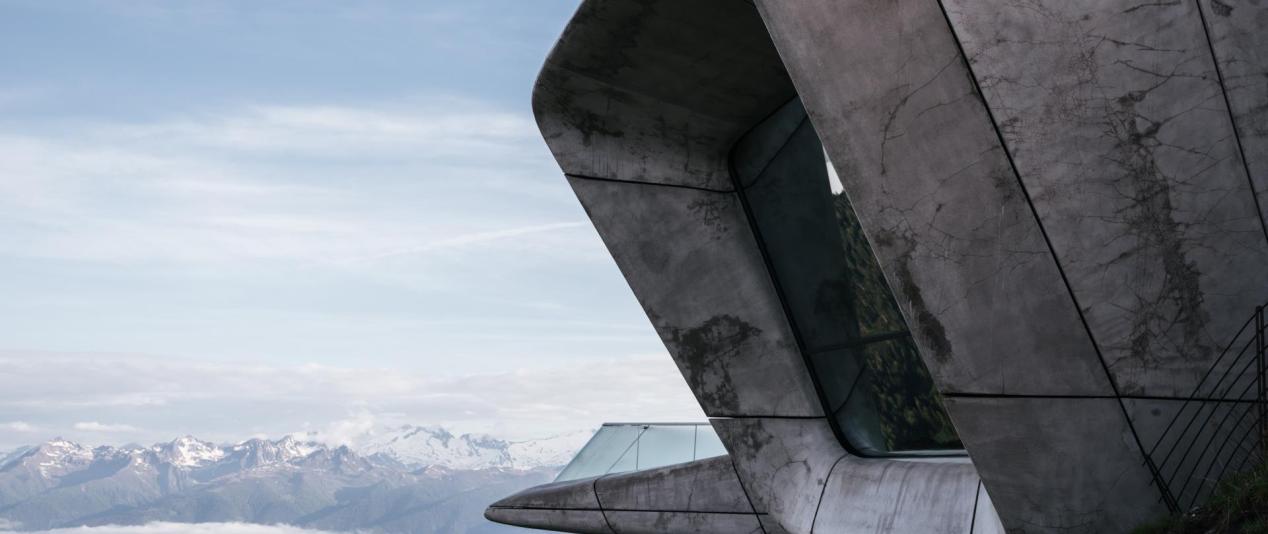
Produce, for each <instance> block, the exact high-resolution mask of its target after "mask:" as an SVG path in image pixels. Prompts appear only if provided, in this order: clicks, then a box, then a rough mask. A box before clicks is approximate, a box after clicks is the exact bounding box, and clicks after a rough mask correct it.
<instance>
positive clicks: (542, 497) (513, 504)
mask: <svg viewBox="0 0 1268 534" xmlns="http://www.w3.org/2000/svg"><path fill="white" fill-rule="evenodd" d="M492 506H496V507H501V508H566V509H579V510H598V509H599V500H598V499H597V498H595V494H594V479H593V478H583V479H580V480H569V481H565V482H552V483H549V484H542V485H540V486H534V487H531V488H528V489H526V490H523V491H521V492H519V493H516V494H514V495H511V496H510V497H506V498H505V499H502V500H500V501H498V502H495V503H493V505H492Z"/></svg>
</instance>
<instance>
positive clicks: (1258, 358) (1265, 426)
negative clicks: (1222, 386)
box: [1255, 305, 1268, 461]
mask: <svg viewBox="0 0 1268 534" xmlns="http://www.w3.org/2000/svg"><path fill="white" fill-rule="evenodd" d="M1264 371H1265V368H1264V307H1263V306H1262V305H1261V306H1258V307H1256V308H1255V382H1256V383H1257V384H1258V387H1257V388H1256V390H1257V391H1256V396H1255V405H1256V407H1257V408H1258V410H1259V454H1260V459H1261V461H1262V460H1263V459H1265V458H1268V406H1265V404H1264V403H1265V401H1268V384H1265V383H1264Z"/></svg>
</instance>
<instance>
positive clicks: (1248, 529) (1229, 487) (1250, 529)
mask: <svg viewBox="0 0 1268 534" xmlns="http://www.w3.org/2000/svg"><path fill="white" fill-rule="evenodd" d="M1132 534H1268V462H1265V463H1263V464H1261V465H1260V466H1259V467H1256V468H1255V469H1254V470H1251V471H1248V472H1246V473H1242V474H1239V475H1237V476H1234V477H1231V478H1229V479H1228V480H1225V481H1223V482H1221V483H1220V486H1219V487H1218V488H1217V489H1216V490H1215V494H1214V495H1212V496H1211V498H1210V499H1209V500H1208V501H1207V502H1206V504H1204V505H1202V507H1201V508H1198V509H1197V510H1194V511H1193V512H1192V513H1188V514H1183V515H1176V516H1172V517H1169V518H1167V519H1164V520H1161V521H1158V522H1155V523H1151V524H1148V525H1145V526H1142V527H1139V528H1137V529H1135V530H1133V531H1132Z"/></svg>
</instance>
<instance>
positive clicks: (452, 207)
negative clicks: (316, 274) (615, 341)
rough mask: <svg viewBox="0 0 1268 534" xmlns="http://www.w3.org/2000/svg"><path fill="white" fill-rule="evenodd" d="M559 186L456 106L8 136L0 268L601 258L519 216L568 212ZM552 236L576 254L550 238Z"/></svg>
mask: <svg viewBox="0 0 1268 534" xmlns="http://www.w3.org/2000/svg"><path fill="white" fill-rule="evenodd" d="M557 175H558V171H557V169H556V168H555V167H554V165H553V163H552V162H551V161H550V159H549V158H548V157H547V153H546V152H545V150H544V148H542V146H541V140H540V137H539V135H538V134H537V130H536V128H535V126H534V125H533V123H532V121H531V119H530V118H528V117H527V116H525V115H524V114H520V113H511V112H506V111H502V110H499V109H495V108H492V107H489V106H486V105H484V104H481V103H479V102H473V101H469V100H463V99H455V98H444V97H438V98H432V99H428V100H425V101H419V102H404V103H397V104H395V105H392V106H379V107H369V106H363V107H356V106H334V105H312V106H268V105H265V106H248V107H242V108H237V109H229V110H218V112H217V113H214V114H213V113H204V114H195V115H188V116H170V117H165V118H160V119H156V120H153V121H150V122H141V123H128V122H102V121H89V120H80V121H74V122H59V123H50V124H44V123H41V124H21V123H8V124H6V123H3V122H0V212H3V213H4V214H5V220H6V226H7V228H8V230H5V231H4V233H5V234H10V235H8V236H7V238H6V239H0V254H7V255H12V256H17V257H34V258H54V259H68V260H76V261H97V262H112V263H155V262H159V263H177V264H204V265H211V266H219V265H224V264H232V263H235V262H261V261H276V260H287V261H300V262H306V263H319V264H320V263H334V264H341V265H344V264H347V263H348V262H358V261H359V262H365V261H369V260H375V259H379V258H392V257H396V256H401V255H404V254H415V255H416V254H419V253H427V252H438V251H444V252H446V253H449V254H453V253H454V252H455V251H456V250H457V249H470V248H474V247H482V246H483V247H488V246H494V245H497V246H501V247H509V248H511V249H526V248H530V249H531V248H533V247H536V248H538V249H545V248H549V249H551V250H555V251H565V252H567V251H592V250H598V249H596V248H595V247H593V246H589V247H587V246H576V245H577V244H578V242H583V241H585V240H589V241H593V240H594V239H593V236H592V235H589V234H588V233H585V232H577V231H576V230H577V229H579V228H581V227H583V226H585V224H584V223H583V220H581V219H578V220H573V221H569V220H563V221H561V220H559V217H558V216H557V215H556V216H553V217H551V219H553V220H550V219H547V220H543V215H542V214H534V213H532V210H531V209H525V207H524V206H521V204H522V203H523V200H524V199H525V198H533V199H535V200H536V201H540V200H541V199H542V198H543V195H545V196H546V197H550V198H554V199H556V200H560V201H563V200H566V201H567V202H569V203H571V202H572V201H571V199H570V198H568V197H567V195H566V187H564V186H563V183H562V181H558V180H557V178H555V177H556V176H557ZM547 177H548V178H551V179H552V180H555V182H553V183H552V184H551V186H550V187H546V188H542V187H541V185H542V184H543V181H542V178H547ZM538 205H539V204H538ZM576 213H577V215H579V214H580V212H579V211H578V212H576ZM0 235H4V234H0ZM560 235H562V236H565V238H566V239H571V240H572V241H574V242H573V243H570V244H572V245H573V246H559V245H560V244H561V243H560V242H558V241H552V239H555V238H557V236H560ZM508 237H516V238H517V239H507V238H508ZM579 240H580V241H579Z"/></svg>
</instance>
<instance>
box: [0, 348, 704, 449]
mask: <svg viewBox="0 0 1268 534" xmlns="http://www.w3.org/2000/svg"><path fill="white" fill-rule="evenodd" d="M0 368H4V369H6V370H7V371H6V373H3V374H0V414H3V413H6V412H12V413H31V412H33V411H37V412H39V413H40V414H42V415H44V416H46V417H49V418H53V419H60V418H69V417H78V418H87V417H94V418H96V417H100V418H107V417H109V418H118V417H123V416H126V422H114V423H111V424H103V423H99V422H80V423H76V424H74V425H73V426H72V427H71V428H69V429H65V431H64V432H63V430H61V429H57V428H50V431H51V432H52V431H56V432H58V433H63V434H65V435H66V436H65V437H67V438H72V439H81V440H85V441H87V442H90V443H93V442H98V443H99V442H101V440H102V436H101V435H102V434H108V435H109V436H110V437H111V438H113V439H115V440H119V441H141V442H151V441H160V440H167V439H171V438H172V437H173V436H174V435H176V434H183V433H186V432H193V433H198V434H203V433H207V432H209V433H211V434H212V435H205V436H200V437H204V438H205V439H220V440H228V441H236V440H239V439H243V438H245V437H246V436H247V434H251V433H256V432H260V433H264V434H267V435H271V436H274V437H278V436H281V435H284V434H287V433H290V432H295V431H320V432H321V433H322V435H324V436H328V437H330V439H332V440H334V441H339V439H350V438H351V437H352V436H354V435H356V434H358V433H360V432H362V431H364V430H365V429H367V428H370V427H373V426H374V425H377V424H404V423H413V424H440V425H444V426H447V427H450V428H452V429H454V430H455V431H462V432H487V433H493V434H495V435H499V436H504V437H508V438H531V437H544V436H550V435H553V434H557V433H560V432H566V431H571V430H577V429H581V428H590V427H593V426H595V425H597V424H599V423H603V422H605V421H613V420H693V421H694V420H702V419H703V417H704V416H703V414H702V413H701V412H700V410H699V408H698V405H697V404H696V402H695V399H694V398H693V397H692V396H691V393H690V390H689V389H688V387H687V385H686V383H685V381H684V380H683V378H682V375H681V374H680V373H679V372H678V369H677V368H676V367H675V365H674V363H673V361H672V360H671V359H670V358H669V356H668V355H666V354H663V353H662V354H649V355H645V356H633V357H625V358H616V357H613V358H602V359H594V360H592V361H587V362H586V363H577V364H573V365H567V366H558V367H547V368H521V369H516V368H508V369H504V370H498V371H490V372H487V373H479V374H470V375H462V376H440V375H438V374H436V373H435V372H427V371H406V370H402V369H392V368H378V367H355V366H330V365H318V364H301V365H266V364H253V363H210V362H202V361H196V360H181V359H175V358H150V357H140V356H127V355H109V354H58V353H39V354H35V353H25V352H0ZM66 369H77V371H78V372H76V373H66V372H65V370H66ZM137 400H144V402H134V401H137ZM125 407H126V409H123V408H125ZM226 413H230V414H232V416H231V417H224V416H223V415H222V414H226ZM83 420H84V419H81V421H83ZM222 420H223V422H224V425H225V426H224V427H221V428H217V427H214V423H216V422H217V421H222ZM89 421H92V420H89ZM116 421H117V419H116ZM341 436H342V438H341ZM24 441H29V439H26V440H24ZM19 444H24V443H14V444H13V445H19Z"/></svg>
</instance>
